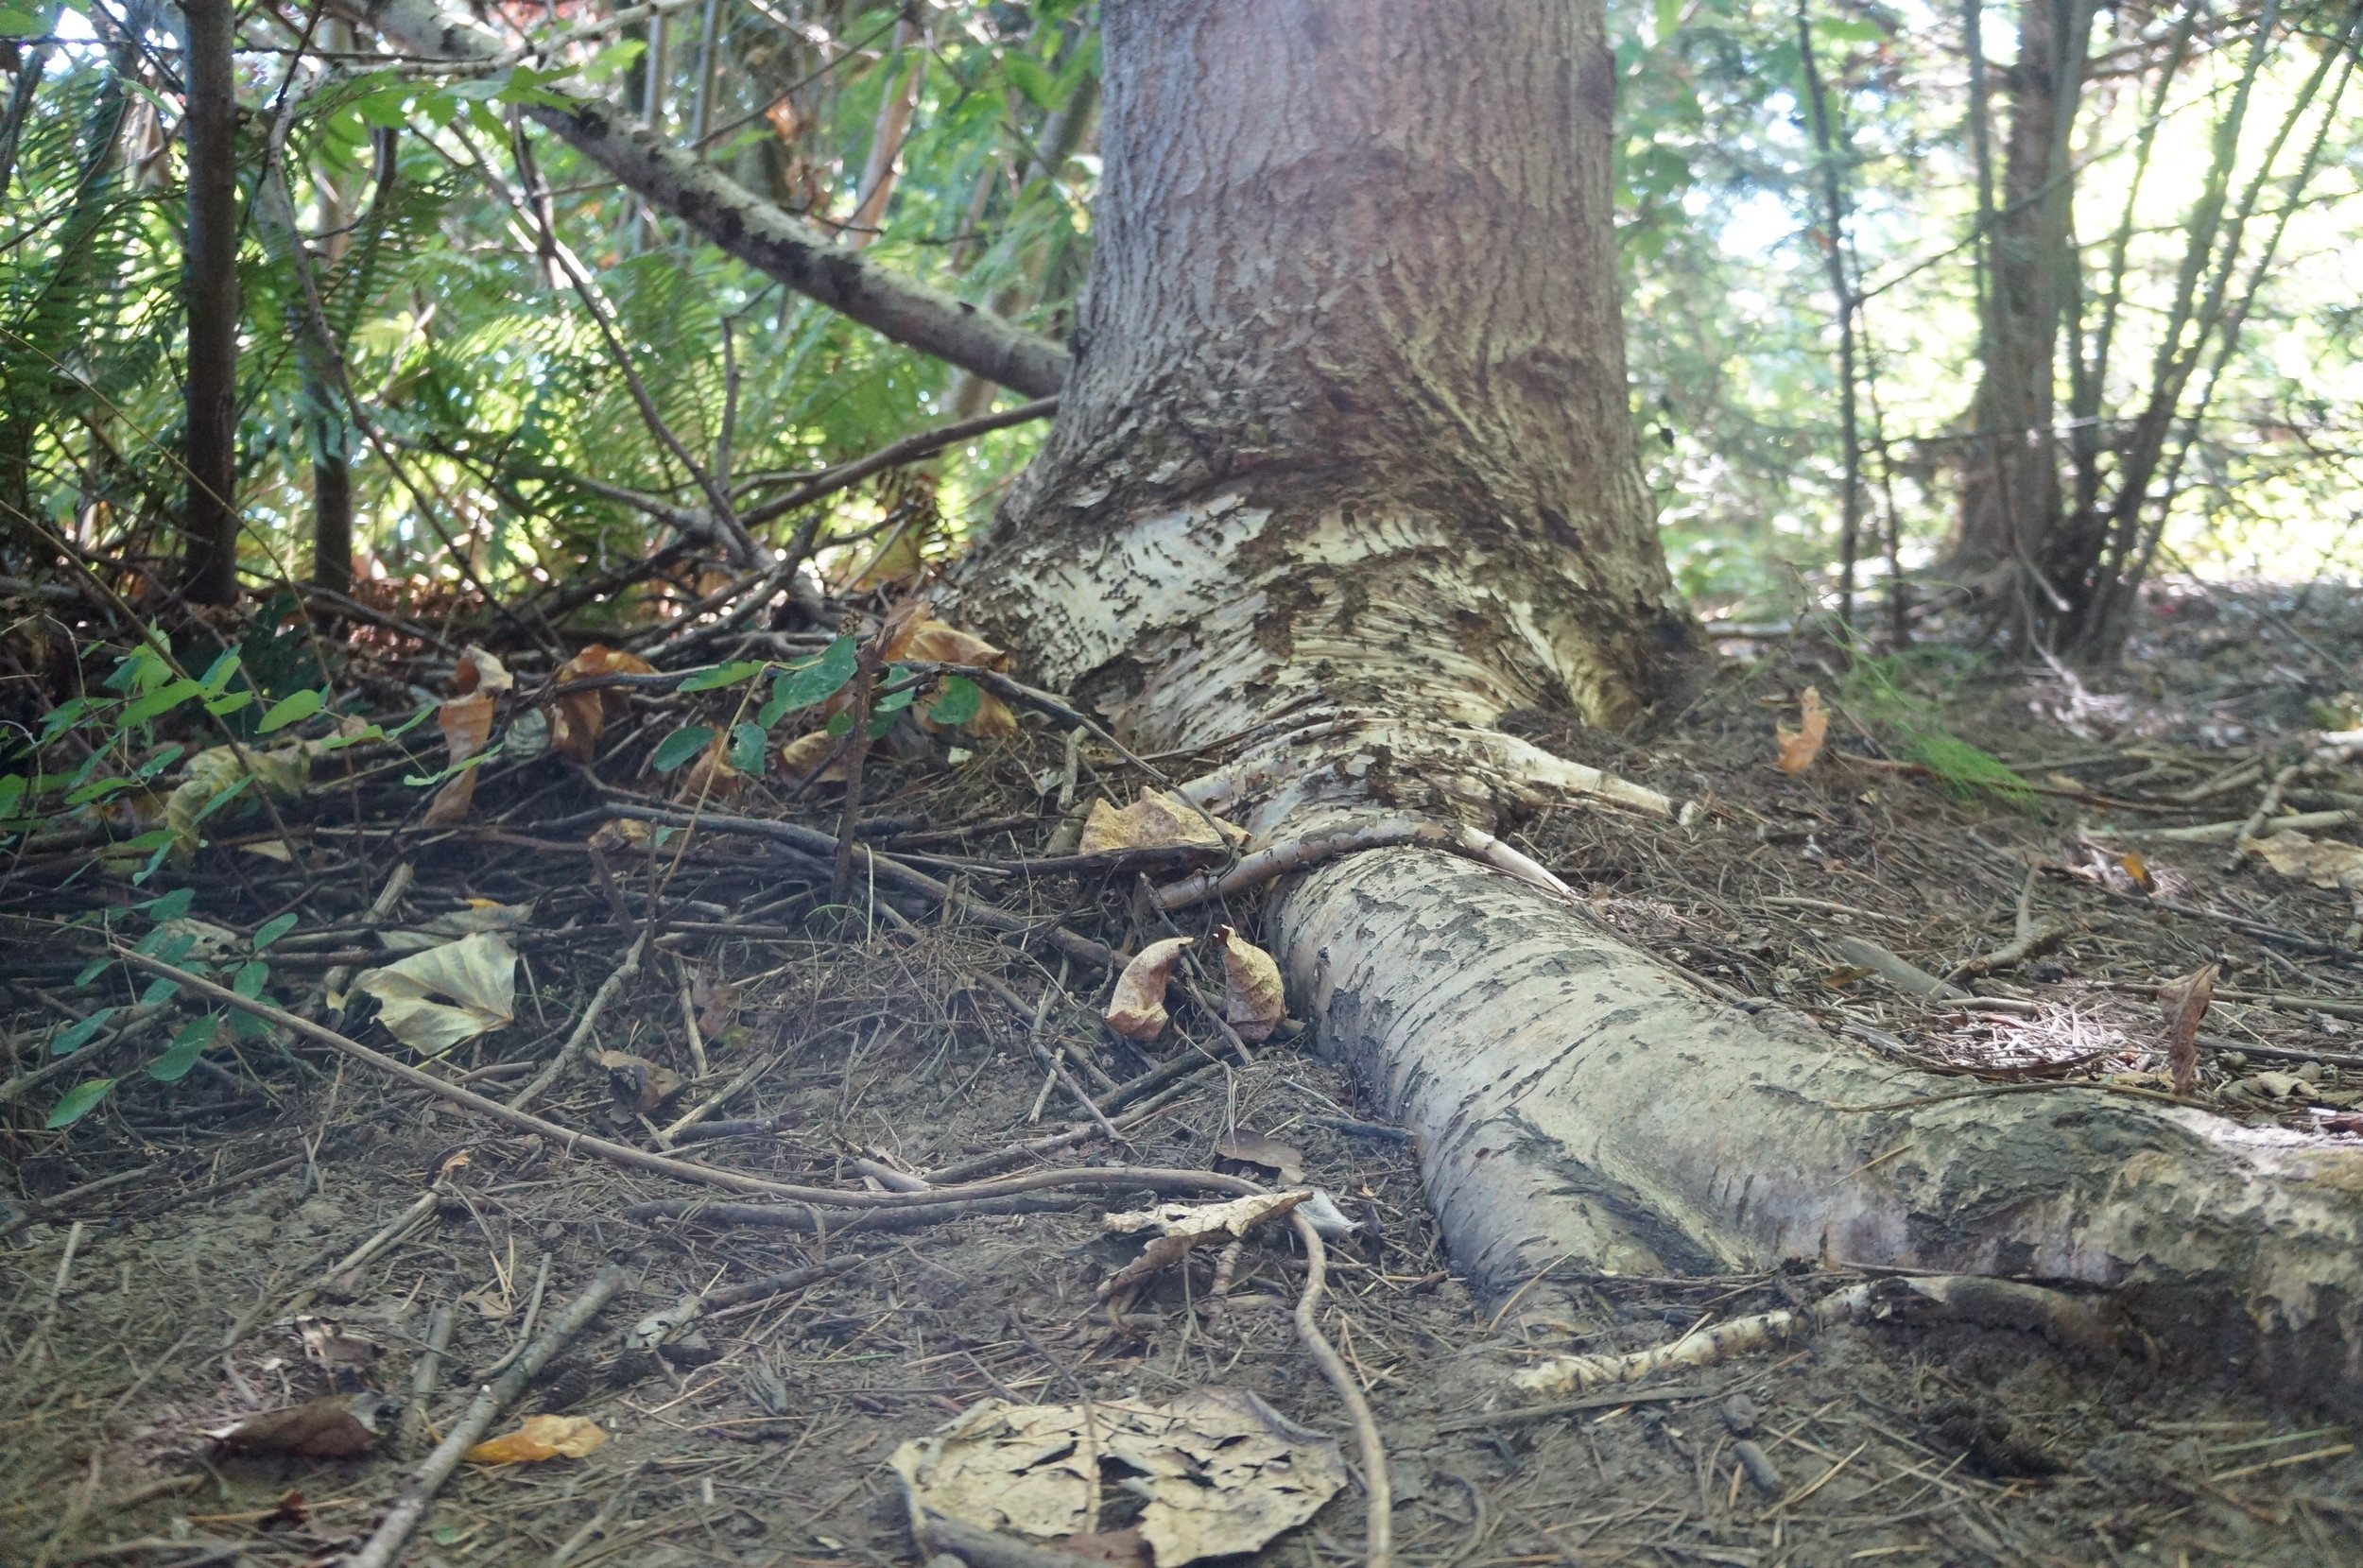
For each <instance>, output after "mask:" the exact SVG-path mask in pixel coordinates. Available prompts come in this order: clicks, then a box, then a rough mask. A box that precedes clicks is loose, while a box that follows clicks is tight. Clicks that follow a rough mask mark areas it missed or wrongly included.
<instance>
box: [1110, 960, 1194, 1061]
mask: <svg viewBox="0 0 2363 1568" xmlns="http://www.w3.org/2000/svg"><path fill="white" fill-rule="evenodd" d="M1195 940H1196V938H1193V937H1167V938H1166V939H1164V941H1161V942H1150V943H1149V944H1148V945H1147V947H1144V948H1142V949H1141V954H1140V956H1139V957H1137V958H1134V959H1133V960H1132V961H1131V962H1130V963H1129V964H1126V965H1125V966H1124V973H1123V974H1119V975H1117V976H1116V989H1115V994H1114V995H1113V996H1111V997H1110V998H1109V999H1108V1011H1107V1020H1108V1027H1110V1028H1112V1029H1113V1030H1115V1032H1116V1033H1118V1034H1120V1035H1122V1036H1124V1037H1125V1038H1126V1039H1128V1040H1142V1041H1147V1040H1154V1039H1156V1038H1157V1037H1158V1036H1159V1035H1160V1034H1162V1033H1164V1027H1165V1020H1166V1019H1167V1017H1169V1016H1170V1015H1169V1014H1168V1013H1167V1012H1166V1011H1165V987H1166V986H1167V985H1169V984H1171V983H1172V980H1173V966H1174V964H1175V963H1176V962H1177V961H1178V960H1179V959H1180V958H1181V950H1182V949H1183V948H1185V947H1187V946H1189V945H1190V944H1191V943H1192V942H1193V941H1195Z"/></svg>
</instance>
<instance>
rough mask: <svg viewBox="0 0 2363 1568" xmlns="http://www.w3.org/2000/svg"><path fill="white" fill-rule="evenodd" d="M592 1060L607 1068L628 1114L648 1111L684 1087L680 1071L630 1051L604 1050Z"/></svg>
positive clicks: (611, 1087) (617, 1097)
mask: <svg viewBox="0 0 2363 1568" xmlns="http://www.w3.org/2000/svg"><path fill="white" fill-rule="evenodd" d="M591 1060H594V1061H595V1062H597V1063H598V1064H599V1065H600V1066H602V1067H604V1068H606V1069H607V1085H608V1089H609V1090H610V1092H612V1094H614V1096H615V1103H616V1104H617V1105H619V1106H621V1107H623V1109H624V1111H625V1112H626V1113H627V1114H631V1115H646V1114H647V1113H648V1112H649V1111H654V1110H655V1109H656V1108H657V1107H658V1106H661V1105H663V1104H664V1102H665V1101H666V1100H669V1099H671V1098H672V1097H673V1096H674V1095H676V1094H680V1093H681V1089H682V1088H683V1087H684V1081H685V1080H683V1078H682V1077H681V1075H680V1074H679V1073H676V1072H674V1071H673V1070H672V1069H671V1068H669V1067H665V1066H663V1065H661V1064H659V1063H657V1062H653V1061H650V1060H648V1059H647V1057H636V1056H633V1055H632V1054H631V1053H630V1052H629V1051H601V1052H599V1053H598V1054H597V1055H596V1056H595V1057H593V1058H592V1059H591Z"/></svg>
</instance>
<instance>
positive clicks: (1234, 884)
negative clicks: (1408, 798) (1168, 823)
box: [1149, 818, 1575, 910]
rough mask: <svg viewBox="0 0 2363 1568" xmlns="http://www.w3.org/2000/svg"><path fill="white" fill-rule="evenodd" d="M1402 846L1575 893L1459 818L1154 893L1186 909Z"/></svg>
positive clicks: (1332, 840) (1266, 855) (1284, 847)
mask: <svg viewBox="0 0 2363 1568" xmlns="http://www.w3.org/2000/svg"><path fill="white" fill-rule="evenodd" d="M1401 844H1421V845H1424V846H1426V847H1428V848H1430V849H1439V850H1445V851H1448V852H1450V853H1454V854H1458V855H1464V856H1466V857H1467V858H1469V859H1471V860H1476V861H1481V862H1483V863H1484V864H1486V865H1489V866H1492V867H1493V868H1494V869H1495V870H1501V871H1506V872H1508V873H1509V875H1511V876H1514V877H1516V878H1517V879H1518V880H1519V881H1521V882H1526V883H1530V884H1532V885H1533V886H1535V887H1540V888H1542V889H1543V890H1544V892H1547V893H1553V894H1556V895H1558V896H1559V897H1561V898H1573V897H1574V896H1575V894H1574V893H1573V891H1572V890H1570V889H1569V887H1567V885H1566V884H1565V883H1563V882H1561V881H1560V880H1559V878H1557V877H1555V876H1553V875H1552V874H1551V873H1550V872H1549V871H1547V870H1544V869H1543V868H1542V867H1541V866H1538V865H1536V864H1535V863H1534V861H1532V860H1531V859H1529V858H1528V857H1526V855H1524V854H1521V853H1518V852H1517V851H1516V850H1513V849H1511V848H1510V847H1509V845H1507V844H1505V843H1503V842H1502V841H1501V840H1500V839H1498V838H1496V837H1494V836H1492V834H1490V833H1484V832H1480V831H1479V830H1477V829H1475V828H1473V827H1468V826H1466V825H1464V824H1461V823H1457V822H1439V821H1435V820H1433V819H1421V820H1412V819H1410V818H1398V819H1393V820H1388V821H1380V822H1373V823H1371V824H1370V825H1369V826H1367V827H1358V828H1347V829H1341V830H1339V831H1337V832H1335V833H1325V834H1317V835H1315V836H1312V837H1309V838H1298V839H1291V840H1290V841H1289V842H1287V843H1285V844H1274V845H1272V846H1271V847H1270V848H1268V849H1262V850H1258V851H1256V852H1255V853H1253V854H1250V855H1246V856H1243V857H1242V858H1241V859H1240V860H1239V862H1238V863H1237V864H1236V865H1234V866H1233V867H1232V868H1231V869H1230V870H1224V871H1211V870H1208V871H1200V872H1199V873H1198V874H1197V875H1195V876H1187V877H1183V878H1182V879H1181V881H1179V882H1172V883H1167V884H1166V885H1165V886H1164V887H1160V888H1158V889H1157V890H1156V891H1155V892H1154V893H1152V894H1150V895H1149V896H1150V898H1151V899H1152V900H1153V901H1154V902H1155V904H1156V905H1157V907H1158V908H1160V909H1165V910H1172V909H1186V908H1188V907H1189V906H1190V905H1195V904H1203V903H1205V902H1206V901H1207V900H1208V899H1212V898H1221V897H1225V896H1228V895H1230V894H1233V893H1242V892H1245V891H1247V889H1249V888H1250V887H1262V886H1263V885H1264V884H1265V883H1267V882H1274V881H1277V880H1278V879H1280V878H1281V877H1284V876H1285V875H1287V874H1288V873H1289V872H1290V871H1300V870H1303V869H1304V868H1306V867H1307V866H1313V865H1318V864H1319V863H1320V862H1321V861H1324V860H1328V859H1331V858H1333V857H1335V856H1337V855H1340V854H1350V853H1355V852H1357V851H1361V850H1378V849H1388V848H1392V847H1394V846H1396V845H1401Z"/></svg>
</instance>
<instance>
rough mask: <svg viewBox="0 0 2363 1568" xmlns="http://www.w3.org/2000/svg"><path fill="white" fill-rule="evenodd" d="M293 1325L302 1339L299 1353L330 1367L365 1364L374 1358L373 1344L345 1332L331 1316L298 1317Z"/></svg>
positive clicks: (363, 1365) (360, 1365)
mask: <svg viewBox="0 0 2363 1568" xmlns="http://www.w3.org/2000/svg"><path fill="white" fill-rule="evenodd" d="M295 1327H296V1333H297V1334H298V1335H302V1339H303V1353H304V1354H306V1355H308V1356H310V1357H311V1358H312V1359H313V1360H315V1361H318V1362H319V1363H321V1364H322V1365H324V1366H326V1367H329V1368H331V1369H335V1368H337V1367H366V1366H368V1365H369V1364H370V1363H371V1361H373V1360H375V1359H376V1357H377V1346H376V1345H375V1344H373V1343H371V1341H369V1340H367V1339H364V1338H362V1337H361V1336H360V1335H354V1334H347V1333H346V1332H345V1326H344V1325H343V1324H342V1323H339V1322H337V1321H336V1319H335V1318H311V1317H302V1318H297V1319H296V1320H295Z"/></svg>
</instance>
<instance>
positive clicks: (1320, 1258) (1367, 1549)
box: [1288, 1210, 1395, 1568]
mask: <svg viewBox="0 0 2363 1568" xmlns="http://www.w3.org/2000/svg"><path fill="white" fill-rule="evenodd" d="M1288 1218H1289V1221H1290V1223H1292V1224H1294V1225H1295V1226H1296V1232H1297V1240H1298V1241H1300V1242H1302V1244H1303V1246H1304V1292H1303V1294H1302V1295H1301V1296H1299V1297H1298V1298H1297V1337H1298V1338H1299V1339H1301V1340H1302V1341H1303V1342H1304V1349H1305V1352H1306V1353H1308V1354H1309V1355H1311V1356H1312V1358H1313V1364H1314V1365H1315V1366H1317V1367H1319V1369H1320V1370H1321V1376H1323V1377H1325V1378H1327V1379H1328V1380H1329V1386H1330V1387H1332V1388H1335V1389H1336V1390H1337V1398H1338V1399H1339V1400H1340V1401H1341V1402H1342V1403H1343V1404H1345V1407H1346V1413H1347V1414H1348V1415H1350V1416H1352V1417H1353V1418H1354V1443H1355V1445H1356V1446H1357V1447H1358V1448H1360V1450H1361V1452H1362V1486H1363V1491H1364V1494H1365V1496H1366V1498H1367V1507H1368V1510H1369V1511H1368V1515H1367V1517H1368V1520H1369V1523H1368V1524H1367V1525H1365V1526H1364V1540H1363V1542H1362V1550H1363V1554H1364V1560H1365V1562H1366V1563H1368V1565H1369V1568H1389V1565H1390V1564H1391V1563H1392V1562H1393V1561H1394V1556H1395V1537H1394V1519H1395V1497H1394V1489H1393V1487H1392V1486H1391V1485H1390V1484H1389V1483H1388V1477H1387V1445H1386V1444H1385V1443H1384V1442H1383V1441H1381V1440H1380V1439H1379V1435H1378V1422H1377V1421H1376V1420H1375V1419H1374V1418H1373V1417H1372V1416H1371V1402H1370V1401H1368V1400H1366V1399H1364V1398H1363V1397H1362V1386H1361V1385H1360V1384H1358V1383H1356V1382H1354V1374H1353V1373H1352V1372H1350V1371H1348V1370H1346V1364H1345V1362H1344V1361H1342V1360H1340V1359H1339V1358H1338V1355H1337V1350H1336V1348H1335V1347H1333V1346H1332V1345H1331V1344H1330V1342H1329V1340H1328V1339H1327V1338H1326V1337H1325V1336H1324V1335H1322V1334H1321V1325H1320V1322H1319V1317H1318V1312H1319V1306H1320V1300H1321V1286H1322V1284H1324V1283H1325V1279H1326V1273H1327V1269H1328V1266H1329V1249H1327V1248H1326V1247H1323V1246H1322V1245H1321V1233H1320V1232H1319V1231H1317V1230H1315V1229H1314V1228H1313V1222H1312V1221H1311V1220H1309V1219H1307V1218H1305V1217H1304V1215H1302V1214H1301V1213H1298V1212H1296V1211H1294V1210H1291V1211H1290V1212H1289V1215H1288Z"/></svg>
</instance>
